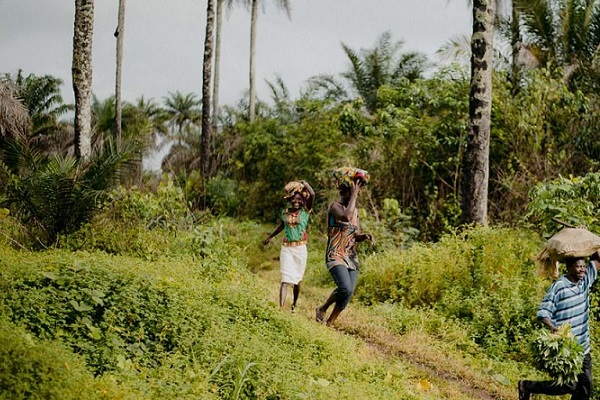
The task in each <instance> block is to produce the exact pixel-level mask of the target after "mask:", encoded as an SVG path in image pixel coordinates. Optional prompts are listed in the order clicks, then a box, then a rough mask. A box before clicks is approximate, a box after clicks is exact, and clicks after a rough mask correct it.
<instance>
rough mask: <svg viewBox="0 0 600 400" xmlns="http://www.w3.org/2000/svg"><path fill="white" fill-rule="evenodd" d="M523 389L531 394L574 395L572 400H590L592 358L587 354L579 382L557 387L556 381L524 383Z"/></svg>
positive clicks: (578, 377) (578, 378)
mask: <svg viewBox="0 0 600 400" xmlns="http://www.w3.org/2000/svg"><path fill="white" fill-rule="evenodd" d="M523 387H524V388H525V390H527V391H528V392H529V393H532V394H534V393H539V394H547V395H550V396H560V395H562V394H572V396H571V400H588V399H589V398H590V395H591V394H592V356H591V355H590V353H588V354H586V355H585V357H584V359H583V371H582V372H581V373H580V374H579V375H577V382H573V383H570V384H566V385H557V384H556V382H554V381H523Z"/></svg>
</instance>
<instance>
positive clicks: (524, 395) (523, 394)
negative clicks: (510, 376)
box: [519, 381, 531, 400]
mask: <svg viewBox="0 0 600 400" xmlns="http://www.w3.org/2000/svg"><path fill="white" fill-rule="evenodd" d="M530 396H531V394H530V393H529V392H528V391H527V389H525V382H524V381H519V400H529V397H530Z"/></svg>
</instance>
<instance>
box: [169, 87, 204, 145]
mask: <svg viewBox="0 0 600 400" xmlns="http://www.w3.org/2000/svg"><path fill="white" fill-rule="evenodd" d="M164 100H165V107H164V113H165V119H166V120H167V122H168V124H169V126H170V131H171V136H172V137H174V138H177V141H178V142H181V138H182V137H183V136H184V135H185V131H186V130H188V129H189V128H190V127H191V126H194V125H197V123H198V122H199V121H200V115H201V112H200V109H199V107H198V106H199V105H200V102H199V101H198V99H197V98H196V95H195V94H193V93H188V94H186V95H184V94H182V93H180V92H179V91H177V92H175V93H169V96H168V97H165V99H164Z"/></svg>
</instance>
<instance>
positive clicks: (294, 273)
mask: <svg viewBox="0 0 600 400" xmlns="http://www.w3.org/2000/svg"><path fill="white" fill-rule="evenodd" d="M284 192H285V195H284V198H285V199H286V200H287V201H288V202H289V205H288V207H287V208H285V209H283V210H282V211H281V221H280V222H279V224H278V225H277V227H276V228H275V230H273V232H271V233H270V234H269V235H268V236H267V237H266V238H265V240H264V241H263V244H264V245H265V246H266V245H268V244H269V242H270V241H271V239H272V238H274V237H275V236H277V235H278V234H279V233H280V232H282V231H284V236H283V240H282V245H281V252H280V255H279V260H280V261H279V266H280V270H281V285H280V287H279V307H280V308H283V307H285V301H286V298H287V287H288V286H289V285H292V286H293V287H294V300H293V303H292V312H294V311H295V310H296V306H297V304H298V297H299V296H300V283H301V282H302V278H303V277H304V271H305V270H306V260H307V258H308V250H307V248H306V242H307V234H306V229H307V227H308V222H309V217H310V213H311V211H312V207H313V204H314V201H315V192H314V190H313V189H312V187H311V186H310V185H309V184H308V182H306V181H304V180H302V181H298V182H296V181H292V182H289V183H288V184H287V185H285V187H284Z"/></svg>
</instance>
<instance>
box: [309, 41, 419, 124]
mask: <svg viewBox="0 0 600 400" xmlns="http://www.w3.org/2000/svg"><path fill="white" fill-rule="evenodd" d="M402 46H403V42H402V41H395V42H394V41H392V35H391V33H390V32H384V33H383V34H382V35H381V36H380V37H379V38H378V39H377V42H376V44H375V47H374V48H372V49H361V50H360V51H355V50H353V49H352V48H350V47H349V46H347V45H346V44H344V43H342V47H343V49H344V53H346V56H347V57H348V60H349V61H350V66H349V68H348V70H347V71H345V72H343V73H342V74H341V77H342V78H343V79H344V80H345V81H346V82H347V83H348V84H349V86H350V91H351V92H353V94H354V95H355V96H359V97H361V98H362V99H363V101H364V104H365V107H366V108H367V110H368V111H369V112H371V113H372V112H374V111H375V110H376V108H377V91H378V90H379V88H380V87H382V86H383V85H395V84H397V83H399V82H400V81H401V80H404V79H406V80H409V81H414V80H415V79H419V78H421V77H422V76H423V73H424V72H425V69H426V68H427V65H428V62H427V57H426V56H425V55H424V54H423V53H419V52H402V51H401V49H402ZM310 85H311V89H312V90H315V91H322V92H325V97H327V98H336V97H337V98H347V97H348V91H347V90H346V88H345V85H344V84H343V83H341V82H338V80H337V79H336V78H335V77H333V76H328V75H320V76H317V77H315V78H312V79H311V82H310Z"/></svg>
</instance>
